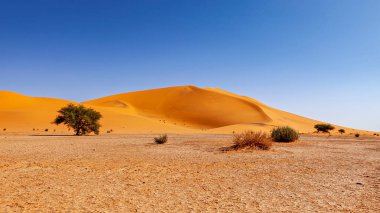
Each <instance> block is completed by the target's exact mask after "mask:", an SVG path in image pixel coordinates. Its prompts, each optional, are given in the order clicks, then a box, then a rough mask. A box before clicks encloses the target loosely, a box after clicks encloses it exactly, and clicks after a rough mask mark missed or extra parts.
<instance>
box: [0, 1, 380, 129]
mask: <svg viewBox="0 0 380 213" xmlns="http://www.w3.org/2000/svg"><path fill="white" fill-rule="evenodd" d="M0 74H1V75H0V90H11V91H15V92H19V93H23V94H26V95H31V96H47V97H56V98H63V99H70V100H75V101H84V100H88V99H93V98H97V97H102V96H106V95H111V94H115V93H122V92H128V91H135V90H141V89H149V88H157V87H167V86H174V85H189V84H191V85H195V86H199V87H206V86H207V87H219V88H222V89H225V90H229V91H232V92H235V93H238V94H242V95H247V96H251V97H253V98H255V99H258V100H260V101H262V102H264V103H266V104H268V105H270V106H273V107H276V108H279V109H282V110H285V111H289V112H293V113H296V114H299V115H303V116H307V117H311V118H315V119H319V120H323V121H326V122H331V123H334V124H341V125H345V126H349V127H355V128H360V129H367V130H375V131H380V1H379V0H286V1H285V0H272V1H271V0H265V1H264V0H261V1H255V0H230V1H225V0H199V1H198V0H187V1H185V0H150V1H149V0H129V1H128V0H123V1H116V0H113V1H110V0H103V1H99V0H87V1H86V0H62V1H52V0H33V1H30V0H24V1H19V0H2V1H0Z"/></svg>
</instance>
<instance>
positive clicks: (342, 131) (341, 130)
mask: <svg viewBox="0 0 380 213" xmlns="http://www.w3.org/2000/svg"><path fill="white" fill-rule="evenodd" d="M338 132H339V133H340V134H344V133H346V130H344V129H340V130H338Z"/></svg>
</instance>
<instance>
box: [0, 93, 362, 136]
mask: <svg viewBox="0 0 380 213" xmlns="http://www.w3.org/2000/svg"><path fill="white" fill-rule="evenodd" d="M0 101H1V102H0V128H7V129H8V130H9V131H16V132H17V131H32V129H33V128H34V129H40V130H42V129H46V128H49V129H57V132H62V133H63V132H67V130H66V129H65V128H64V127H57V126H55V125H52V124H51V121H52V120H53V119H54V117H55V116H56V114H57V111H58V110H59V109H60V108H61V107H62V106H65V105H67V104H68V103H75V102H71V101H66V100H60V99H53V98H38V97H28V96H24V95H21V94H18V93H14V92H7V91H0ZM75 104H78V103H75ZM82 104H84V105H86V106H88V107H92V108H94V109H96V110H98V111H100V112H101V113H102V114H103V119H102V121H101V123H102V126H103V128H102V131H103V132H105V131H107V130H108V129H113V130H114V131H115V132H119V133H127V132H136V133H149V132H173V133H174V132H177V133H184V132H193V133H195V132H210V133H231V132H233V131H242V130H248V129H249V130H265V131H269V130H270V129H272V128H273V127H274V126H280V125H289V126H292V127H294V128H296V129H298V130H299V131H300V132H306V133H307V132H313V131H314V130H313V126H314V124H316V123H320V122H319V121H316V120H312V119H309V118H305V117H301V116H298V115H295V114H291V113H288V112H284V111H281V110H277V109H274V108H271V107H269V106H267V105H265V104H263V103H261V102H259V101H257V100H255V99H252V98H249V97H246V96H240V95H237V94H234V93H230V92H227V91H224V90H221V89H216V88H198V87H194V86H177V87H168V88H161V89H152V90H144V91H137V92H129V93H123V94H118V95H112V96H107V97H103V98H99V99H96V100H91V101H86V102H84V103H82ZM346 129H347V128H346ZM347 130H348V132H350V131H352V132H354V131H355V132H356V131H358V130H352V129H347Z"/></svg>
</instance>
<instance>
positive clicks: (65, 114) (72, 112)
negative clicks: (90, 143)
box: [53, 104, 102, 135]
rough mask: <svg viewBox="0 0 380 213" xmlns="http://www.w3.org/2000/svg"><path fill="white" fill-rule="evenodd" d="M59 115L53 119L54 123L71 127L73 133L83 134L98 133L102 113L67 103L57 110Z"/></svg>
mask: <svg viewBox="0 0 380 213" xmlns="http://www.w3.org/2000/svg"><path fill="white" fill-rule="evenodd" d="M58 113H59V115H58V116H57V117H56V118H55V120H54V121H53V123H54V124H56V125H59V124H62V123H63V124H64V125H66V126H68V128H69V130H70V129H73V130H74V131H75V135H85V134H88V133H91V132H94V133H95V134H97V135H98V134H99V128H100V124H99V120H100V118H101V117H102V115H101V114H100V113H99V112H97V111H95V110H93V109H91V108H86V107H84V106H82V105H80V106H75V105H74V104H69V105H67V106H65V107H63V108H61V109H60V110H59V111H58Z"/></svg>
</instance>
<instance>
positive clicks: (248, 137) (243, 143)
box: [232, 131, 272, 150]
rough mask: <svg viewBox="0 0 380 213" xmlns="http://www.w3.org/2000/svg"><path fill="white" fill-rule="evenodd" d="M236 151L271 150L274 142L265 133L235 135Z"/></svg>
mask: <svg viewBox="0 0 380 213" xmlns="http://www.w3.org/2000/svg"><path fill="white" fill-rule="evenodd" d="M232 140H233V143H234V145H233V146H232V148H234V149H244V148H252V149H261V150H269V149H270V147H271V146H272V141H271V140H270V138H269V137H268V136H267V134H266V133H264V132H261V131H260V132H252V131H246V132H243V133H240V134H234V136H233V139H232Z"/></svg>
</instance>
